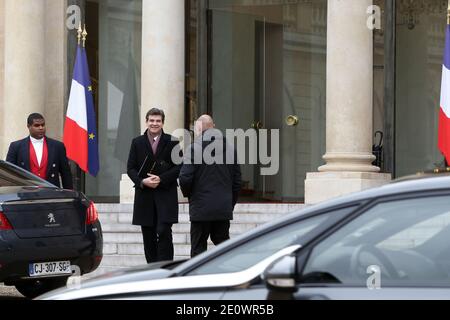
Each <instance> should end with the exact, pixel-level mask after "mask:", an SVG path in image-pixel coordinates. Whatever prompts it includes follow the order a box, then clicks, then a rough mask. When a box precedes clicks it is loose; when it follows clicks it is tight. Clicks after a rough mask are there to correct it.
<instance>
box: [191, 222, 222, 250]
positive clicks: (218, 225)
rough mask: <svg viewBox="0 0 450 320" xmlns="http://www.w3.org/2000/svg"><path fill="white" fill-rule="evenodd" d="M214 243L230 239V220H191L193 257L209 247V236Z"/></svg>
mask: <svg viewBox="0 0 450 320" xmlns="http://www.w3.org/2000/svg"><path fill="white" fill-rule="evenodd" d="M209 237H211V241H212V242H213V243H214V245H216V246H217V245H218V244H220V243H222V242H224V241H226V240H228V239H230V221H229V220H225V221H204V222H191V257H195V256H197V255H199V254H200V253H202V252H205V251H206V250H207V249H208V238H209Z"/></svg>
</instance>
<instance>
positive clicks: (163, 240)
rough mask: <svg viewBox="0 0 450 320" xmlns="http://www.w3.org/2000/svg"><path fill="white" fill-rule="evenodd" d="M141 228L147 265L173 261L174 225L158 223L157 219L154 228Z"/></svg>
mask: <svg viewBox="0 0 450 320" xmlns="http://www.w3.org/2000/svg"><path fill="white" fill-rule="evenodd" d="M155 216H156V215H155ZM141 228H142V237H143V238H144V251H145V259H147V263H152V262H158V261H171V260H173V251H174V250H173V239H172V224H171V223H158V221H157V220H156V218H155V220H154V225H153V227H145V226H142V227H141Z"/></svg>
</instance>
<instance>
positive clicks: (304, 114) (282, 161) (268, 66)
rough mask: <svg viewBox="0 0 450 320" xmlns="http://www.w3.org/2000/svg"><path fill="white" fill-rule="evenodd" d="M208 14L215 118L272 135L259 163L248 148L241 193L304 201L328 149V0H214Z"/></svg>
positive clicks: (225, 125)
mask: <svg viewBox="0 0 450 320" xmlns="http://www.w3.org/2000/svg"><path fill="white" fill-rule="evenodd" d="M208 16H209V19H208V20H209V22H208V51H209V52H208V56H209V58H208V69H209V71H208V77H209V81H208V82H209V92H208V101H209V108H208V109H209V110H210V112H211V113H212V115H213V117H214V119H215V122H216V126H217V128H218V129H220V130H222V131H225V130H226V129H242V130H243V131H246V132H250V131H247V130H251V129H255V130H256V131H257V133H258V141H260V140H261V138H263V137H264V136H265V135H264V134H265V132H267V137H268V139H266V140H267V142H266V143H264V144H262V145H260V144H259V143H258V149H257V150H256V151H257V159H258V164H256V165H255V164H249V161H248V160H249V158H248V152H249V150H248V149H247V150H246V154H247V158H246V164H244V165H242V174H243V181H244V188H243V193H242V195H241V201H244V202H261V201H274V202H302V201H303V199H304V180H305V178H306V173H307V172H315V171H317V168H318V167H319V166H320V165H322V164H323V160H322V156H323V155H324V154H325V120H326V119H325V88H326V81H325V73H326V1H325V0H323V1H322V0H318V1H316V2H314V3H307V2H305V3H303V2H302V3H295V4H280V1H269V0H268V1H264V3H262V2H261V1H238V0H235V1H223V0H211V1H209V7H208ZM264 130H265V131H264ZM250 135H251V134H249V136H250ZM247 141H248V140H247ZM261 146H266V148H265V149H267V150H264V148H263V149H261V148H260V147H261ZM265 160H266V161H265ZM263 168H266V169H267V168H271V170H270V171H271V174H269V175H264V174H262V171H261V170H262V169H263Z"/></svg>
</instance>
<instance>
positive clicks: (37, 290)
mask: <svg viewBox="0 0 450 320" xmlns="http://www.w3.org/2000/svg"><path fill="white" fill-rule="evenodd" d="M66 284H67V278H66V277H64V278H53V279H41V280H29V281H24V282H21V283H16V284H15V287H16V289H17V291H19V292H20V293H21V294H22V295H24V296H25V297H26V298H28V299H34V298H36V297H38V296H40V295H42V294H44V293H46V292H49V291H52V290H55V289H58V288H61V287H64V286H65V285H66Z"/></svg>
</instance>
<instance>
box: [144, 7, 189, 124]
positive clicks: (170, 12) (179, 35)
mask: <svg viewBox="0 0 450 320" xmlns="http://www.w3.org/2000/svg"><path fill="white" fill-rule="evenodd" d="M142 15H143V16H142V107H141V119H143V120H142V122H144V119H145V115H146V113H147V111H148V110H149V109H150V108H152V107H159V108H162V109H164V111H165V112H166V115H167V119H166V123H165V131H166V132H167V133H172V132H173V131H174V130H175V129H179V128H184V90H185V86H184V82H185V23H184V21H185V6H184V1H180V0H164V1H143V2H142Z"/></svg>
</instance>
